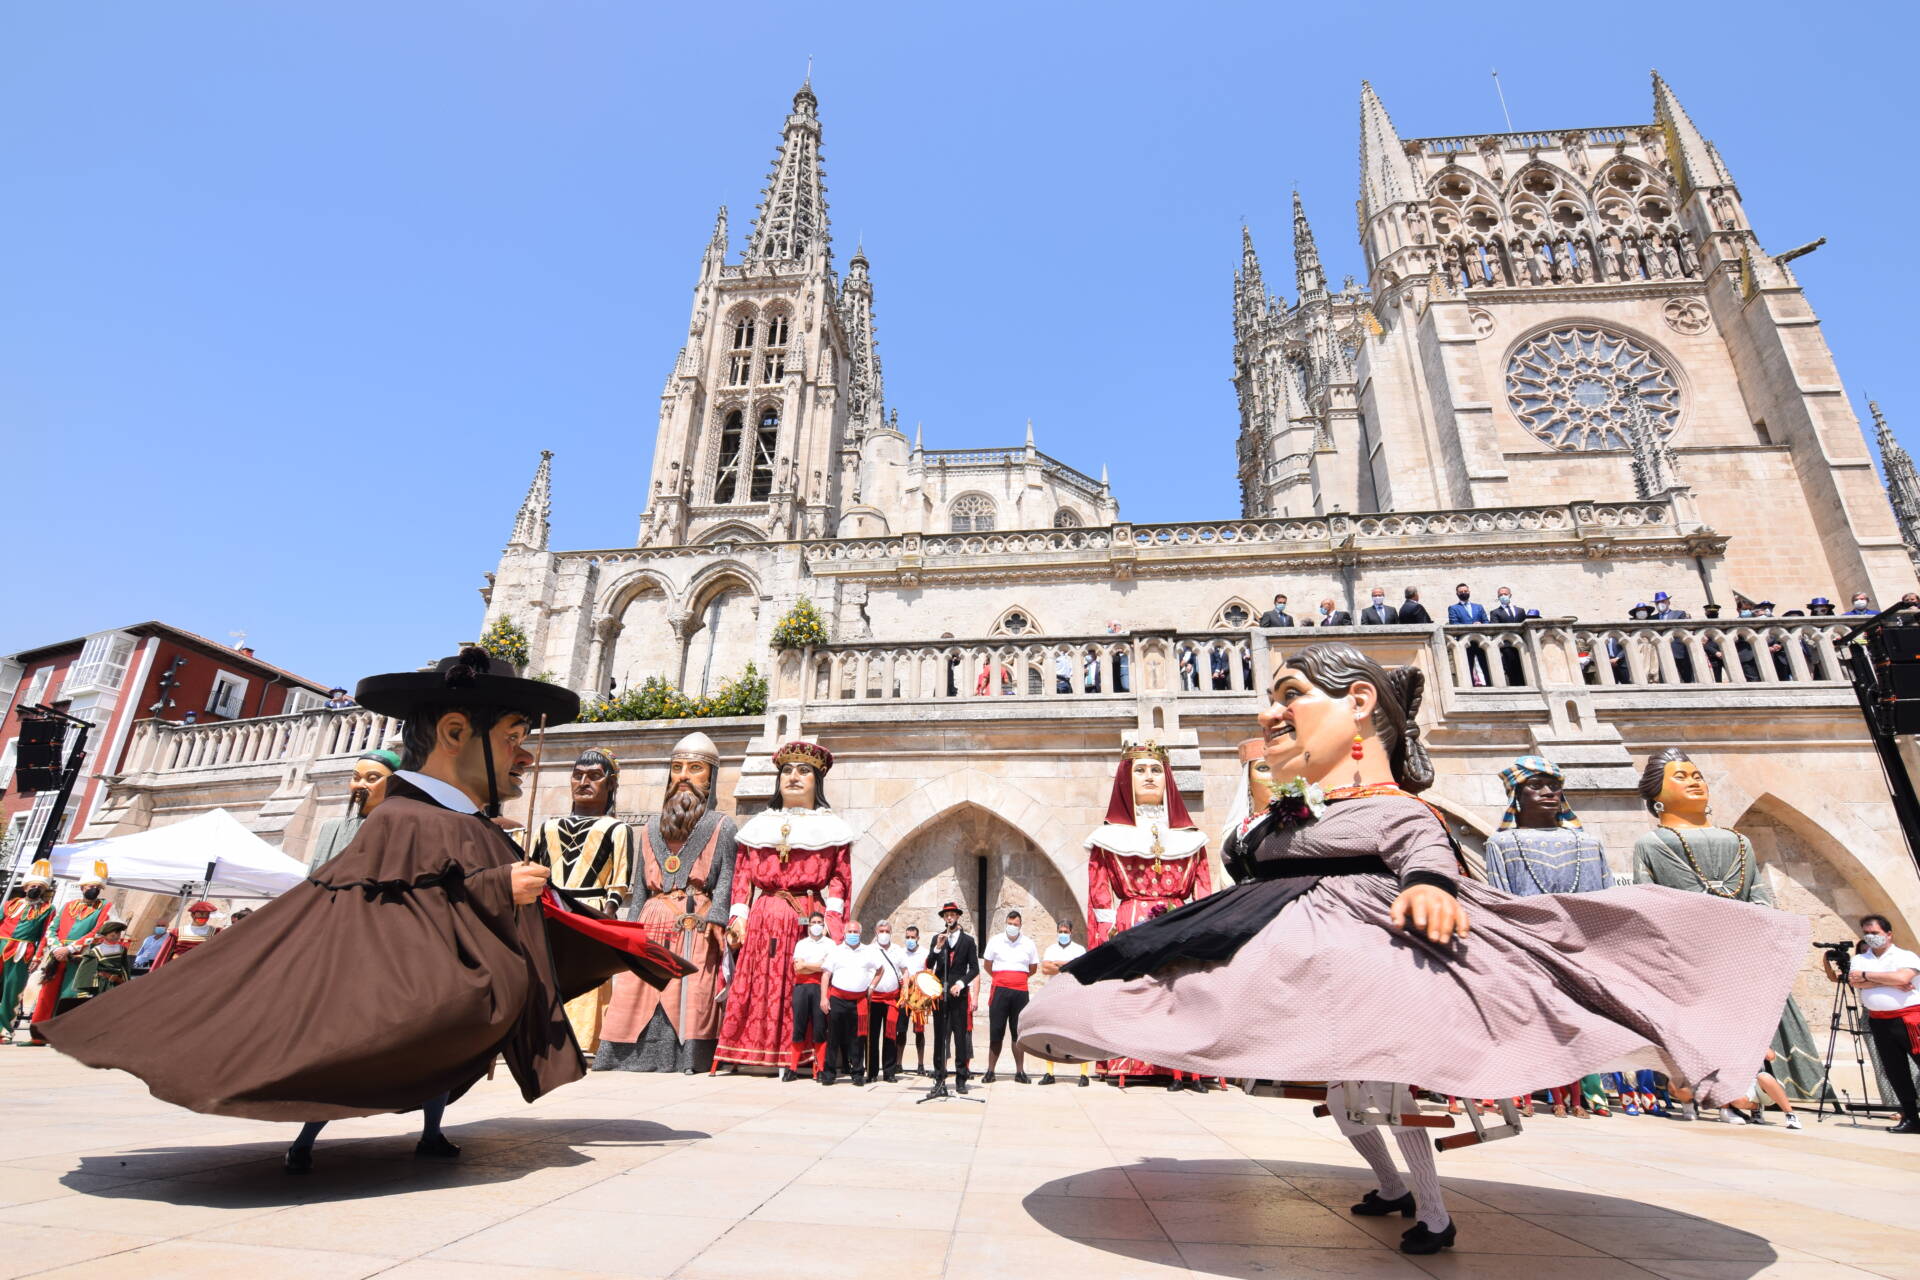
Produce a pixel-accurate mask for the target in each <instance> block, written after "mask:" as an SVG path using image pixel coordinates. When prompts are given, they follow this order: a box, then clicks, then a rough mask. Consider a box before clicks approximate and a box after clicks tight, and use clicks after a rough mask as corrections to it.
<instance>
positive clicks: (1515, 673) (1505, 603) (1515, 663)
mask: <svg viewBox="0 0 1920 1280" xmlns="http://www.w3.org/2000/svg"><path fill="white" fill-rule="evenodd" d="M1497 595H1498V597H1499V598H1498V599H1497V600H1496V601H1495V603H1494V606H1493V609H1492V611H1491V612H1489V613H1488V614H1487V620H1488V621H1489V622H1525V621H1526V620H1527V614H1526V610H1524V609H1522V608H1521V607H1520V606H1519V605H1517V604H1515V603H1514V602H1513V588H1511V587H1501V588H1500V589H1499V591H1498V593H1497ZM1500 669H1501V670H1502V671H1503V672H1505V673H1506V677H1507V684H1508V686H1509V687H1512V686H1515V685H1524V684H1525V683H1526V682H1527V672H1526V665H1525V663H1524V661H1523V660H1522V659H1521V657H1520V649H1519V646H1517V645H1510V644H1509V645H1502V646H1500Z"/></svg>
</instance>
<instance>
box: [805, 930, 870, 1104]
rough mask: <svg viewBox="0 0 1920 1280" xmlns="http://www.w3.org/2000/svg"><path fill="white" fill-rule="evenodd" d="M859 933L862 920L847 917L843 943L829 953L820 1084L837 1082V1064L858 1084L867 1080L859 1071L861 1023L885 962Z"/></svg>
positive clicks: (841, 941)
mask: <svg viewBox="0 0 1920 1280" xmlns="http://www.w3.org/2000/svg"><path fill="white" fill-rule="evenodd" d="M860 936H861V935H860V922H859V921H858V920H850V921H848V922H847V931H846V934H845V936H844V937H842V938H841V940H840V945H838V946H836V947H835V948H833V950H831V951H829V952H828V953H827V959H826V985H827V1052H826V1069H825V1071H823V1072H822V1074H821V1076H820V1083H821V1084H832V1083H833V1082H834V1080H835V1079H836V1076H835V1075H834V1068H835V1065H836V1064H837V1065H838V1066H839V1067H840V1069H842V1070H844V1071H845V1072H846V1073H847V1075H848V1076H849V1077H851V1078H852V1080H853V1082H854V1083H855V1084H862V1083H864V1081H862V1079H861V1075H860V1040H861V1034H860V1033H861V1031H862V1030H864V1028H863V1027H862V1026H861V1023H862V1021H863V1020H864V1018H865V1015H866V1010H867V992H868V991H869V990H871V989H872V987H873V982H874V978H875V976H876V975H877V974H878V973H879V971H880V969H881V967H882V966H881V963H880V959H879V957H878V956H877V955H875V953H874V948H872V947H863V946H861V945H860Z"/></svg>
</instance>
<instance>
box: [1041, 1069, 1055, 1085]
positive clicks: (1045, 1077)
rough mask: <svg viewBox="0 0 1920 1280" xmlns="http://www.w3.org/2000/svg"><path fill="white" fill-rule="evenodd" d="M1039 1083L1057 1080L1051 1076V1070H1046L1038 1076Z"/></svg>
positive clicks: (1049, 1082) (1052, 1082) (1051, 1082)
mask: <svg viewBox="0 0 1920 1280" xmlns="http://www.w3.org/2000/svg"><path fill="white" fill-rule="evenodd" d="M1040 1083H1041V1084H1057V1083H1059V1082H1058V1081H1056V1080H1055V1079H1054V1078H1053V1072H1051V1071H1049V1072H1047V1074H1045V1075H1043V1076H1041V1077H1040Z"/></svg>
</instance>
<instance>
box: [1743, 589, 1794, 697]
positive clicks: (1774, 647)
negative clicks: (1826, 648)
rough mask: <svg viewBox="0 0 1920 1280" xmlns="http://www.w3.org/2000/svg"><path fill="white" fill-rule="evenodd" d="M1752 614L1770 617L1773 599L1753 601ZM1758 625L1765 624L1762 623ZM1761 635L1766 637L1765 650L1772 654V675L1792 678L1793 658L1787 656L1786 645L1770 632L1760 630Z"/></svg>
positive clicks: (1759, 616)
mask: <svg viewBox="0 0 1920 1280" xmlns="http://www.w3.org/2000/svg"><path fill="white" fill-rule="evenodd" d="M1753 616H1754V617H1755V618H1771V617H1772V616H1773V601H1771V600H1756V601H1754V602H1753ZM1760 625H1761V626H1763V627H1764V626H1765V624H1764V623H1762V624H1760ZM1761 635H1763V636H1765V637H1766V646H1767V652H1768V653H1770V654H1772V655H1773V673H1774V675H1776V676H1778V677H1779V678H1780V679H1782V680H1791V679H1793V659H1791V658H1789V657H1787V646H1786V645H1785V644H1783V643H1781V640H1780V637H1779V636H1777V635H1773V634H1770V633H1768V632H1766V631H1764V630H1763V631H1761Z"/></svg>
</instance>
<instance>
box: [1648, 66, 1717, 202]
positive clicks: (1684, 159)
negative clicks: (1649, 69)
mask: <svg viewBox="0 0 1920 1280" xmlns="http://www.w3.org/2000/svg"><path fill="white" fill-rule="evenodd" d="M1653 119H1654V123H1655V124H1657V125H1659V126H1660V128H1661V129H1662V130H1663V131H1664V132H1665V133H1666V135H1667V161H1668V163H1669V164H1671V165H1672V166H1673V175H1674V177H1676V178H1678V179H1679V180H1680V198H1681V199H1683V200H1684V199H1685V198H1686V197H1687V196H1688V195H1689V194H1690V193H1691V192H1692V191H1693V189H1694V188H1696V187H1723V186H1730V185H1731V184H1732V183H1733V179H1732V178H1731V177H1730V176H1729V175H1728V174H1727V170H1726V166H1725V165H1723V164H1721V163H1720V155H1719V153H1718V152H1716V151H1715V150H1714V149H1713V144H1712V143H1710V142H1708V141H1707V140H1706V138H1704V137H1703V136H1701V133H1700V130H1699V129H1698V128H1696V127H1695V126H1694V123H1693V119H1692V117H1690V116H1689V115H1687V109H1686V108H1685V107H1683V106H1681V105H1680V99H1679V98H1678V97H1677V96H1676V95H1675V94H1674V92H1673V90H1672V88H1670V87H1669V86H1668V84H1667V82H1666V81H1665V80H1664V79H1662V78H1661V76H1660V73H1659V72H1658V71H1656V72H1654V73H1653Z"/></svg>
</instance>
